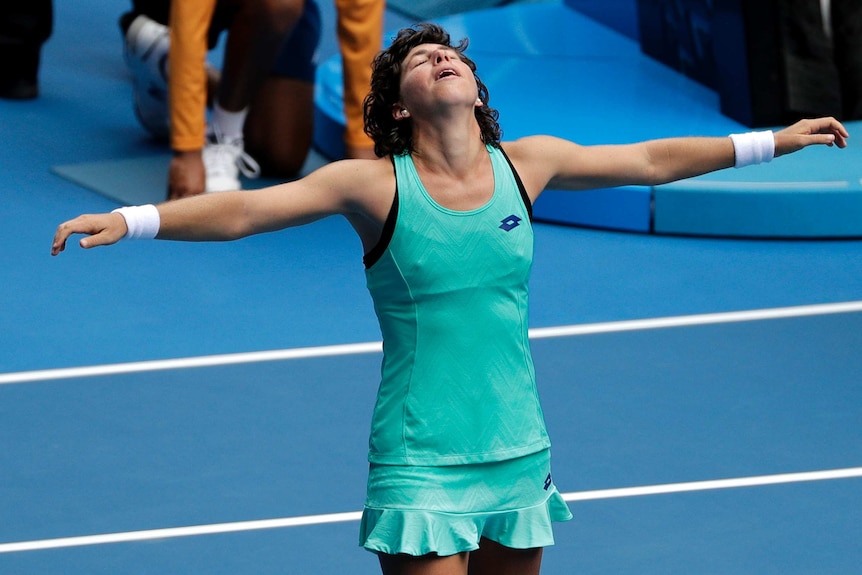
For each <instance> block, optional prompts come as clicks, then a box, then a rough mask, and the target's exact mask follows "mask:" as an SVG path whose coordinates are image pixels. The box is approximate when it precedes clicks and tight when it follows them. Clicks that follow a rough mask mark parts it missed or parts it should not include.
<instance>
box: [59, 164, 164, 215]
mask: <svg viewBox="0 0 862 575" xmlns="http://www.w3.org/2000/svg"><path fill="white" fill-rule="evenodd" d="M170 158H171V156H170V154H161V155H158V156H147V157H143V158H131V159H123V160H105V161H99V162H86V163H81V164H66V165H62V166H54V167H52V168H51V171H52V172H54V173H55V174H57V175H58V176H60V177H62V178H65V179H67V180H69V181H71V182H74V183H76V184H78V185H79V186H83V187H85V188H87V189H89V190H93V191H94V192H98V193H100V194H102V195H103V196H107V197H109V198H111V199H112V200H115V201H116V202H117V203H119V204H121V205H126V206H132V205H140V204H154V203H158V202H163V201H164V200H165V199H166V197H167V182H168V163H169V162H170Z"/></svg>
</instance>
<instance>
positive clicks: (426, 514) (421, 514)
mask: <svg viewBox="0 0 862 575" xmlns="http://www.w3.org/2000/svg"><path fill="white" fill-rule="evenodd" d="M550 463H551V458H550V453H549V451H548V450H544V451H540V452H538V453H534V454H531V455H526V456H524V457H519V458H517V459H511V460H507V461H498V462H491V463H478V464H469V465H451V466H436V467H435V466H428V467H424V466H401V465H376V464H372V465H371V468H370V470H369V474H368V493H367V497H366V502H365V509H364V511H363V513H362V522H361V524H360V535H359V544H360V545H362V546H363V547H365V548H366V549H368V550H369V551H372V552H375V553H387V554H399V553H406V554H408V555H415V556H420V555H427V554H429V553H436V554H437V555H440V556H447V555H454V554H456V553H460V552H462V551H473V550H475V549H478V548H479V540H480V539H481V538H482V537H486V538H488V539H491V540H493V541H496V542H497V543H500V544H501V545H505V546H506V547H512V548H515V549H531V548H535V547H547V546H549V545H553V544H554V534H553V528H552V525H551V524H552V522H555V521H568V520H569V519H571V518H572V514H571V512H570V511H569V508H568V506H567V505H566V502H565V501H564V500H563V497H562V496H561V495H560V493H559V492H558V491H557V488H556V487H555V486H554V483H553V481H552V479H551V464H550Z"/></svg>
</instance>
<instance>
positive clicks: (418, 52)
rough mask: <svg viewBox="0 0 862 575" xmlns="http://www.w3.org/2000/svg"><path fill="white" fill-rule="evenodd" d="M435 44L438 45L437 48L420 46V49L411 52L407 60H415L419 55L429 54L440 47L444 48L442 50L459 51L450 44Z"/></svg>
mask: <svg viewBox="0 0 862 575" xmlns="http://www.w3.org/2000/svg"><path fill="white" fill-rule="evenodd" d="M434 46H437V48H420V49H418V50H416V51H415V52H413V53H412V54H409V55H408V56H407V61H410V60H413V59H414V58H416V57H417V56H427V55H428V54H430V53H431V52H434V51H436V50H438V49H442V50H444V51H448V52H455V53H457V50H455V49H454V48H451V47H449V46H444V45H443V44H434Z"/></svg>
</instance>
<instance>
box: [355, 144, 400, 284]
mask: <svg viewBox="0 0 862 575" xmlns="http://www.w3.org/2000/svg"><path fill="white" fill-rule="evenodd" d="M389 159H390V160H391V161H392V170H393V171H394V170H395V158H393V157H392V156H389ZM397 219H398V178H397V176H396V178H395V197H394V198H392V207H390V208H389V214H388V215H387V216H386V221H385V222H383V230H382V231H381V232H380V239H379V240H378V241H377V244H376V245H375V246H374V247H373V248H371V249H370V250H369V251H368V253H367V254H365V255H364V256H363V257H362V263H363V264H365V269H368V268H370V267H371V266H373V265H374V264H376V263H377V261H378V260H379V259H380V258H381V257H382V256H383V252H385V251H386V248H387V247H389V242H390V241H392V234H394V233H395V221H396V220H397Z"/></svg>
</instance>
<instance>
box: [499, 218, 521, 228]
mask: <svg viewBox="0 0 862 575" xmlns="http://www.w3.org/2000/svg"><path fill="white" fill-rule="evenodd" d="M520 223H521V218H519V217H518V216H516V215H515V214H512V215H511V216H509V217H508V218H506V219H505V220H502V223H501V224H500V229H502V230H505V231H507V232H510V231H512V230H513V229H515V228H517V227H518V225H519V224H520Z"/></svg>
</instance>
